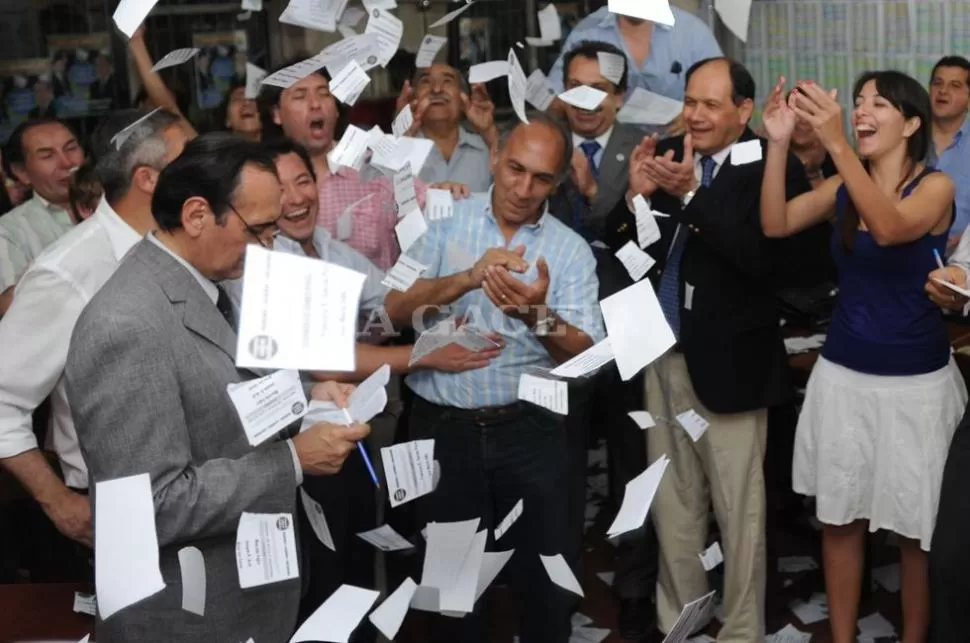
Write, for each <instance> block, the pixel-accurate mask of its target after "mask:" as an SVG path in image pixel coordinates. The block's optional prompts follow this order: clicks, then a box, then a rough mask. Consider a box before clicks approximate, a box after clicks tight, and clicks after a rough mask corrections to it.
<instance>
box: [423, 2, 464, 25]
mask: <svg viewBox="0 0 970 643" xmlns="http://www.w3.org/2000/svg"><path fill="white" fill-rule="evenodd" d="M473 4H475V3H474V2H469V3H468V4H466V5H464V6H463V7H461V8H460V9H455V10H454V11H451V12H449V13H446V14H445V15H443V16H442V17H441V18H439V19H438V20H435V21H434V22H432V23H431V25H430V26H429V27H428V28H429V29H434V28H435V27H440V26H442V25H446V24H448V23H449V22H451V21H452V20H454V19H455V18H457V17H458V16H460V15H461V14H463V13H465V12H466V11H468V8H469V7H471V6H472V5H473Z"/></svg>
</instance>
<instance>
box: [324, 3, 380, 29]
mask: <svg viewBox="0 0 970 643" xmlns="http://www.w3.org/2000/svg"><path fill="white" fill-rule="evenodd" d="M376 8H377V9H381V8H382V7H376ZM390 8H391V9H393V8H394V7H390ZM369 10H370V7H368V6H367V5H366V4H365V5H364V8H363V9H361V8H360V7H347V8H346V9H344V12H343V14H342V15H341V16H340V21H339V22H338V23H337V26H338V27H339V26H344V27H353V26H355V25H356V24H357V23H359V22H360V21H361V20H363V19H364V18H366V17H367V12H368V11H369Z"/></svg>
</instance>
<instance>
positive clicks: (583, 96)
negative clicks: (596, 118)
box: [559, 85, 607, 112]
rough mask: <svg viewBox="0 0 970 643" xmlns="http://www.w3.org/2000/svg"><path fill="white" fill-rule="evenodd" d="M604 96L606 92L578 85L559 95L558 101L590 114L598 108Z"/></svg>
mask: <svg viewBox="0 0 970 643" xmlns="http://www.w3.org/2000/svg"><path fill="white" fill-rule="evenodd" d="M606 96H607V94H606V92H604V91H602V90H599V89H596V88H595V87H590V86H589V85H579V86H578V87H573V88H572V89H570V90H567V91H564V92H563V93H561V94H559V100H561V101H562V102H564V103H566V104H567V105H572V106H573V107H578V108H579V109H584V110H586V111H589V112H591V111H595V110H596V109H598V108H599V106H600V105H601V104H602V103H603V101H604V100H605V99H606Z"/></svg>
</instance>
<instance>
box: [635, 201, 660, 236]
mask: <svg viewBox="0 0 970 643" xmlns="http://www.w3.org/2000/svg"><path fill="white" fill-rule="evenodd" d="M633 208H634V210H635V214H634V216H635V217H636V222H637V245H639V246H640V247H641V248H646V247H647V246H650V245H653V244H655V243H657V242H658V241H660V226H658V225H657V219H656V217H655V216H654V214H653V211H652V210H651V209H650V204H649V203H647V200H646V199H644V198H643V195H641V194H638V195H636V196H635V197H633Z"/></svg>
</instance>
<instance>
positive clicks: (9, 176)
mask: <svg viewBox="0 0 970 643" xmlns="http://www.w3.org/2000/svg"><path fill="white" fill-rule="evenodd" d="M8 144H9V143H8ZM6 149H7V148H6V146H3V147H0V202H2V203H5V204H7V206H6V207H5V208H3V207H0V214H6V213H7V212H9V211H10V210H13V209H14V208H15V207H17V206H18V205H20V204H21V203H23V202H24V201H26V200H27V199H29V198H30V196H31V195H30V188H29V187H27V186H26V185H23V184H22V183H21V182H20V181H18V180H17V177H16V176H15V175H14V173H13V170H11V169H10V162H9V155H8V154H7V153H6Z"/></svg>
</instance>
